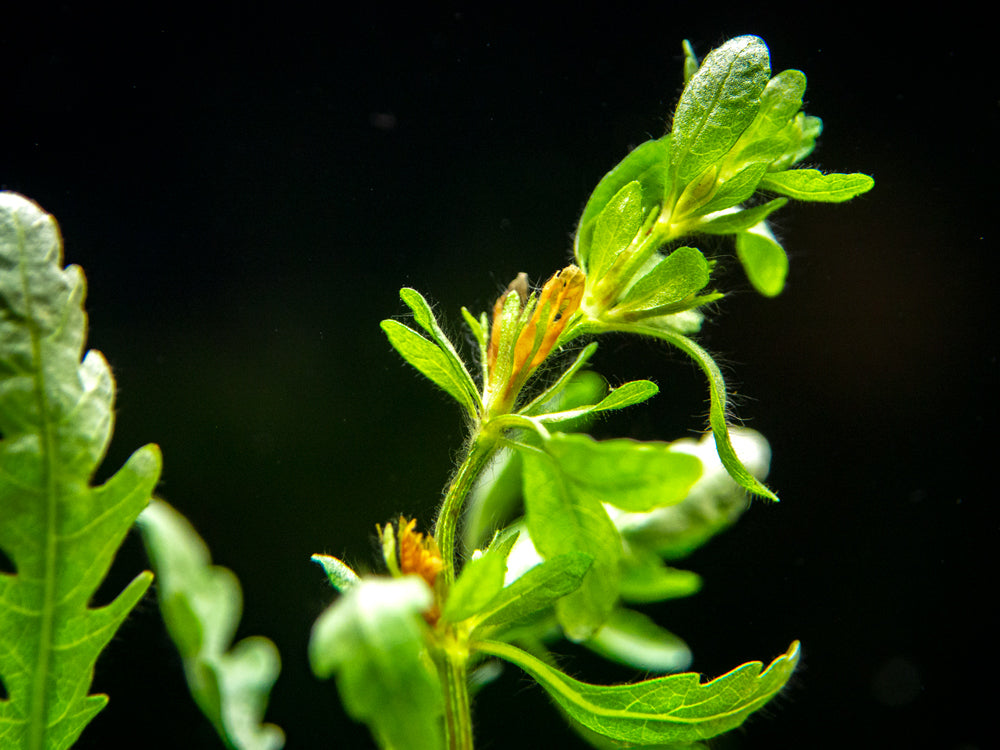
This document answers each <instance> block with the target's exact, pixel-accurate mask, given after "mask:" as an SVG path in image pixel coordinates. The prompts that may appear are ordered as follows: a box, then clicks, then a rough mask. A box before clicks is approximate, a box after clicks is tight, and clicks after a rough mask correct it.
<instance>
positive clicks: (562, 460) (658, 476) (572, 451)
mask: <svg viewBox="0 0 1000 750" xmlns="http://www.w3.org/2000/svg"><path fill="white" fill-rule="evenodd" d="M544 450H545V452H546V453H548V454H549V456H551V457H552V459H553V460H554V465H555V467H556V468H557V469H558V471H559V473H560V475H561V477H560V481H561V483H562V484H564V485H565V486H566V487H567V488H568V490H569V491H571V492H572V493H573V494H574V495H576V496H580V497H587V498H589V499H591V500H593V502H595V503H608V504H610V505H614V506H615V507H618V508H622V509H625V510H631V511H648V510H652V509H653V508H659V507H662V506H665V505H673V504H674V503H679V502H680V501H681V500H683V499H684V498H685V497H686V496H687V493H688V491H689V490H690V489H691V486H692V485H693V484H694V483H695V482H696V481H697V479H698V477H700V476H701V461H699V460H698V459H697V458H696V457H695V456H692V455H690V454H688V453H680V452H675V451H674V450H673V449H672V447H671V444H670V443H661V442H638V441H635V440H626V439H621V440H594V439H593V438H591V437H590V436H589V435H575V434H564V433H554V434H553V435H552V436H551V438H550V439H549V440H547V441H545V444H544ZM532 538H534V536H532Z"/></svg>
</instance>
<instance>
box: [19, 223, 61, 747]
mask: <svg viewBox="0 0 1000 750" xmlns="http://www.w3.org/2000/svg"><path fill="white" fill-rule="evenodd" d="M13 222H14V225H15V228H16V231H17V246H18V271H19V274H20V280H21V292H22V294H23V295H24V307H25V319H26V320H25V324H26V327H27V329H28V334H29V336H30V339H31V357H32V361H33V363H34V365H35V366H34V372H33V378H34V381H35V402H36V405H37V408H38V413H39V428H38V429H39V433H40V434H39V437H40V438H41V441H40V442H41V445H40V447H41V450H42V456H43V466H42V469H43V477H42V485H43V490H44V496H45V498H44V503H45V505H44V513H45V519H44V527H45V555H44V563H43V568H44V569H43V587H42V606H41V609H40V611H39V614H40V616H41V626H40V627H39V629H38V656H37V659H36V661H35V670H34V673H33V675H32V686H31V709H30V712H29V715H28V722H29V723H28V748H29V749H30V750H41V748H42V747H43V744H44V741H45V727H46V721H45V714H46V709H47V705H46V692H47V690H46V688H47V682H48V675H49V666H50V662H51V657H52V636H53V630H54V620H55V588H56V560H57V548H58V542H57V538H58V537H57V533H56V532H57V529H56V507H57V504H58V488H57V487H56V480H55V476H56V462H55V455H56V450H55V442H56V439H55V435H54V433H53V430H52V424H51V420H50V419H49V412H50V408H49V402H48V398H47V397H46V388H45V385H46V383H45V368H44V366H43V364H42V336H41V333H40V331H39V330H38V326H37V324H36V322H35V317H34V310H33V309H32V308H33V306H32V293H31V283H30V279H29V273H28V268H27V251H26V247H25V245H26V238H25V231H24V227H23V226H22V225H21V222H20V221H19V220H18V217H17V214H16V213H14V214H13Z"/></svg>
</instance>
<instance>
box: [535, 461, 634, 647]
mask: <svg viewBox="0 0 1000 750" xmlns="http://www.w3.org/2000/svg"><path fill="white" fill-rule="evenodd" d="M521 458H522V461H523V465H524V472H523V474H524V505H525V521H526V524H527V526H528V531H529V533H530V534H531V540H532V541H533V542H534V545H535V547H536V548H537V550H538V552H539V553H540V554H541V555H542V557H544V558H546V559H551V558H553V557H556V556H557V555H563V554H566V553H568V552H584V553H586V554H587V555H589V556H590V557H592V558H593V563H592V565H591V568H590V570H589V571H588V572H587V575H586V576H585V577H584V580H583V583H582V584H581V586H580V587H579V588H577V589H576V590H575V591H573V592H572V593H571V594H569V595H567V596H565V597H563V598H562V599H560V600H559V601H558V602H557V603H556V614H557V616H558V618H559V624H560V625H562V627H563V630H564V631H565V633H566V636H567V637H568V638H569V639H570V640H574V641H580V640H583V639H585V638H589V637H590V636H591V635H593V634H594V632H595V631H596V630H597V629H598V628H599V627H600V626H601V625H602V624H603V623H604V620H605V619H607V617H608V615H610V614H611V610H612V608H613V606H614V603H615V600H616V599H617V598H618V576H619V569H618V561H619V559H620V558H621V553H622V547H621V539H620V537H619V536H618V530H617V529H615V527H614V524H612V523H611V519H610V518H609V517H608V514H607V511H605V510H604V507H603V506H602V505H601V503H600V502H599V501H598V500H596V499H594V498H593V497H592V496H590V495H587V494H580V493H577V492H574V488H573V486H572V484H571V482H570V478H569V477H568V476H567V475H566V474H565V473H564V472H563V471H560V470H559V468H558V467H557V465H556V463H555V461H554V460H553V458H552V457H551V456H549V455H548V454H546V453H543V452H541V451H537V450H530V449H529V450H522V456H521Z"/></svg>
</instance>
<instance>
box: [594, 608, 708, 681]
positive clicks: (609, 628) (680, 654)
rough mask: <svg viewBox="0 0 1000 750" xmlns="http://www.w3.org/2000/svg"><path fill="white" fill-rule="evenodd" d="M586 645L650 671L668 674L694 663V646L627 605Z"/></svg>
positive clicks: (625, 663) (623, 662)
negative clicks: (692, 659) (692, 660)
mask: <svg viewBox="0 0 1000 750" xmlns="http://www.w3.org/2000/svg"><path fill="white" fill-rule="evenodd" d="M584 645H585V646H586V647H587V648H589V649H590V650H591V651H594V652H595V653H598V654H600V655H601V656H603V657H604V658H605V659H610V660H611V661H614V662H617V663H619V664H624V665H625V666H626V667H634V668H635V669H641V670H643V671H646V672H658V673H660V674H664V673H668V672H679V671H680V670H682V669H687V668H688V667H689V666H691V649H689V648H688V646H687V644H686V643H684V641H682V640H681V639H680V638H678V637H677V636H676V635H674V634H673V633H671V632H670V631H669V630H665V629H664V628H661V627H660V626H659V625H657V624H656V623H655V622H653V621H652V620H650V619H649V618H648V617H646V615H644V614H641V613H639V612H636V611H635V610H633V609H625V608H623V607H619V608H618V609H616V610H615V611H614V612H612V613H611V617H609V618H608V621H607V622H606V623H604V627H602V628H601V629H600V630H598V631H597V633H596V634H595V635H594V637H593V638H590V639H589V640H587V641H584Z"/></svg>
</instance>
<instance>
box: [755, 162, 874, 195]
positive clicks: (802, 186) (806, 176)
mask: <svg viewBox="0 0 1000 750" xmlns="http://www.w3.org/2000/svg"><path fill="white" fill-rule="evenodd" d="M760 186H761V189H763V190H773V191H774V192H775V193H780V194H781V195H787V196H788V197H789V198H794V199H795V200H800V201H816V202H820V203H843V202H844V201H848V200H850V199H851V198H855V197H857V196H859V195H861V194H862V193H867V192H868V191H869V190H871V189H872V188H873V187H875V180H873V179H872V178H871V177H869V176H868V175H866V174H859V173H856V172H855V173H852V174H840V173H836V172H835V173H833V174H823V173H822V172H820V171H819V170H818V169H787V170H785V171H784V172H771V173H769V174H768V175H766V176H765V177H764V179H763V180H762V181H761V183H760Z"/></svg>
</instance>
